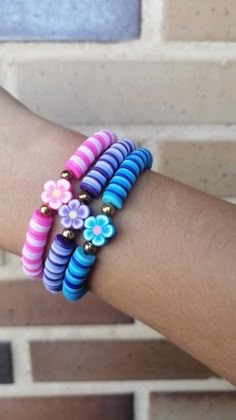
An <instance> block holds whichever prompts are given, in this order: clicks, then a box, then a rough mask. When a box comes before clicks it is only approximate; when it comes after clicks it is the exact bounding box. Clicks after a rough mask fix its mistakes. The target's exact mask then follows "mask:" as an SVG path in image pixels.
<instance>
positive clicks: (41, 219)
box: [22, 130, 152, 301]
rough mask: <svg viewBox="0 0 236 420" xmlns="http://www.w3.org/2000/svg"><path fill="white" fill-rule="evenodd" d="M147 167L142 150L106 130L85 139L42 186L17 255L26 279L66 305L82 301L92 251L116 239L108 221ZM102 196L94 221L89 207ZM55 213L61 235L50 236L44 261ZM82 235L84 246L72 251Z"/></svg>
mask: <svg viewBox="0 0 236 420" xmlns="http://www.w3.org/2000/svg"><path fill="white" fill-rule="evenodd" d="M93 164H94V165H93ZM151 166H152V155H151V153H150V152H149V151H148V150H147V149H144V148H139V149H136V147H135V144H134V143H133V142H132V141H131V140H126V139H124V140H120V141H117V137H116V136H115V134H113V133H112V132H110V131H108V130H102V131H99V132H97V133H95V134H93V135H92V136H91V137H89V138H88V139H86V140H85V141H84V142H83V143H82V144H81V146H80V147H79V148H78V149H77V150H76V151H75V153H74V155H73V156H71V157H70V159H69V160H68V161H67V162H66V163H65V165H64V170H63V171H62V173H61V175H60V179H59V180H57V181H48V182H46V183H45V184H44V191H43V193H42V194H41V199H42V202H43V204H42V206H41V207H40V208H39V209H37V210H35V211H34V213H33V215H32V218H31V220H30V223H29V228H28V231H27V233H26V239H25V243H24V246H23V250H22V265H23V270H24V272H25V274H26V275H27V276H29V277H30V278H35V279H42V280H43V283H44V286H45V288H46V289H47V290H48V291H50V292H51V293H58V292H61V291H62V293H63V295H64V297H65V298H66V299H68V300H71V301H74V300H78V299H80V298H81V297H82V296H84V295H85V294H86V292H87V288H86V284H87V279H88V276H89V273H90V271H91V269H92V267H93V266H94V263H95V261H96V255H95V254H96V250H97V248H98V247H102V246H104V245H106V244H107V242H108V240H109V239H110V238H112V237H113V236H115V234H116V233H117V230H116V227H115V226H114V224H113V221H112V216H113V215H114V214H115V211H116V210H121V209H122V207H123V204H124V202H125V200H126V198H127V196H128V193H129V191H130V190H131V189H132V187H133V185H134V184H135V182H136V179H137V177H138V176H139V175H140V174H141V173H142V172H143V171H144V170H145V169H150V168H151ZM85 173H86V175H85V176H84V178H83V179H82V181H81V182H80V189H81V191H80V192H79V194H78V197H75V194H74V193H73V182H75V181H76V180H78V179H80V178H82V176H83V175H84V174H85ZM101 193H102V203H103V204H102V208H101V213H100V214H98V215H96V216H94V215H92V209H91V208H90V207H89V205H90V203H91V201H92V199H93V198H98V197H99V196H100V194H101ZM57 213H58V216H59V217H60V222H61V225H62V227H63V230H62V233H59V234H57V235H56V236H55V238H54V239H53V241H52V245H51V247H50V250H49V253H48V255H47V256H45V248H46V245H47V242H48V235H49V231H50V229H51V227H52V224H53V219H54V217H55V215H56V214H57ZM81 230H82V231H83V237H84V240H85V243H84V245H83V246H77V242H76V239H77V235H78V233H79V231H81Z"/></svg>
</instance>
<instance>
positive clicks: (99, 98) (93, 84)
mask: <svg viewBox="0 0 236 420" xmlns="http://www.w3.org/2000/svg"><path fill="white" fill-rule="evenodd" d="M12 66H13V67H12V68H13V69H14V70H13V71H15V77H16V86H17V92H18V96H19V97H20V99H21V100H22V101H23V102H25V103H26V104H27V106H29V107H31V108H32V109H33V110H34V111H36V112H38V113H39V114H41V115H43V116H46V117H48V118H52V119H53V120H54V121H58V122H67V123H71V124H73V123H76V122H78V121H79V122H80V124H90V123H91V121H92V122H93V124H98V125H104V124H105V125H106V124H112V123H114V124H136V123H137V124H152V123H177V124H179V123H188V124H191V123H208V124H209V123H217V124H220V123H222V124H223V123H232V122H234V121H235V108H236V85H235V83H234V82H235V78H236V62H235V61H229V62H224V63H223V62H222V63H221V62H219V63H217V62H216V63H214V62H201V61H191V62H188V61H168V62H167V61H156V62H146V63H145V62H103V61H102V62H99V61H90V62H86V61H78V60H70V59H67V60H63V59H61V60H57V61H55V60H50V59H49V58H48V59H47V60H33V61H32V62H27V61H25V62H24V61H23V62H21V63H20V62H18V63H12ZM29 80H30V81H31V83H29ZM118 81H119V83H118Z"/></svg>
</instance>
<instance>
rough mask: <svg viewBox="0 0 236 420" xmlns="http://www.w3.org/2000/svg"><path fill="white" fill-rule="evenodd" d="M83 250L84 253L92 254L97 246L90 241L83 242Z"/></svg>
mask: <svg viewBox="0 0 236 420" xmlns="http://www.w3.org/2000/svg"><path fill="white" fill-rule="evenodd" d="M84 251H85V252H86V254H92V255H94V254H95V253H96V251H97V248H96V247H95V246H94V245H93V244H92V242H89V241H88V242H85V244H84Z"/></svg>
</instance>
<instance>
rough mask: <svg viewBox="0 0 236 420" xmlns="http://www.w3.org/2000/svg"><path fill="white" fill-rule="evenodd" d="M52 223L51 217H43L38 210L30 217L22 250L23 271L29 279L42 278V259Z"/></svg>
mask: <svg viewBox="0 0 236 420" xmlns="http://www.w3.org/2000/svg"><path fill="white" fill-rule="evenodd" d="M52 222H53V218H52V216H49V215H48V216H47V217H45V216H44V215H43V214H42V213H41V211H40V210H39V209H37V210H35V211H34V213H33V215H32V217H31V220H30V226H29V229H28V231H27V234H26V240H25V243H24V246H23V250H22V264H23V270H24V272H25V273H26V274H27V275H28V276H29V277H31V278H41V277H42V271H43V259H42V257H43V252H44V247H45V244H46V242H47V235H48V232H49V231H50V229H51V226H52Z"/></svg>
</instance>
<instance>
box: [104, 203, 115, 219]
mask: <svg viewBox="0 0 236 420" xmlns="http://www.w3.org/2000/svg"><path fill="white" fill-rule="evenodd" d="M115 212H116V209H115V207H113V205H112V204H103V206H102V213H103V214H106V215H107V216H111V217H112V216H114V214H115Z"/></svg>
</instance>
